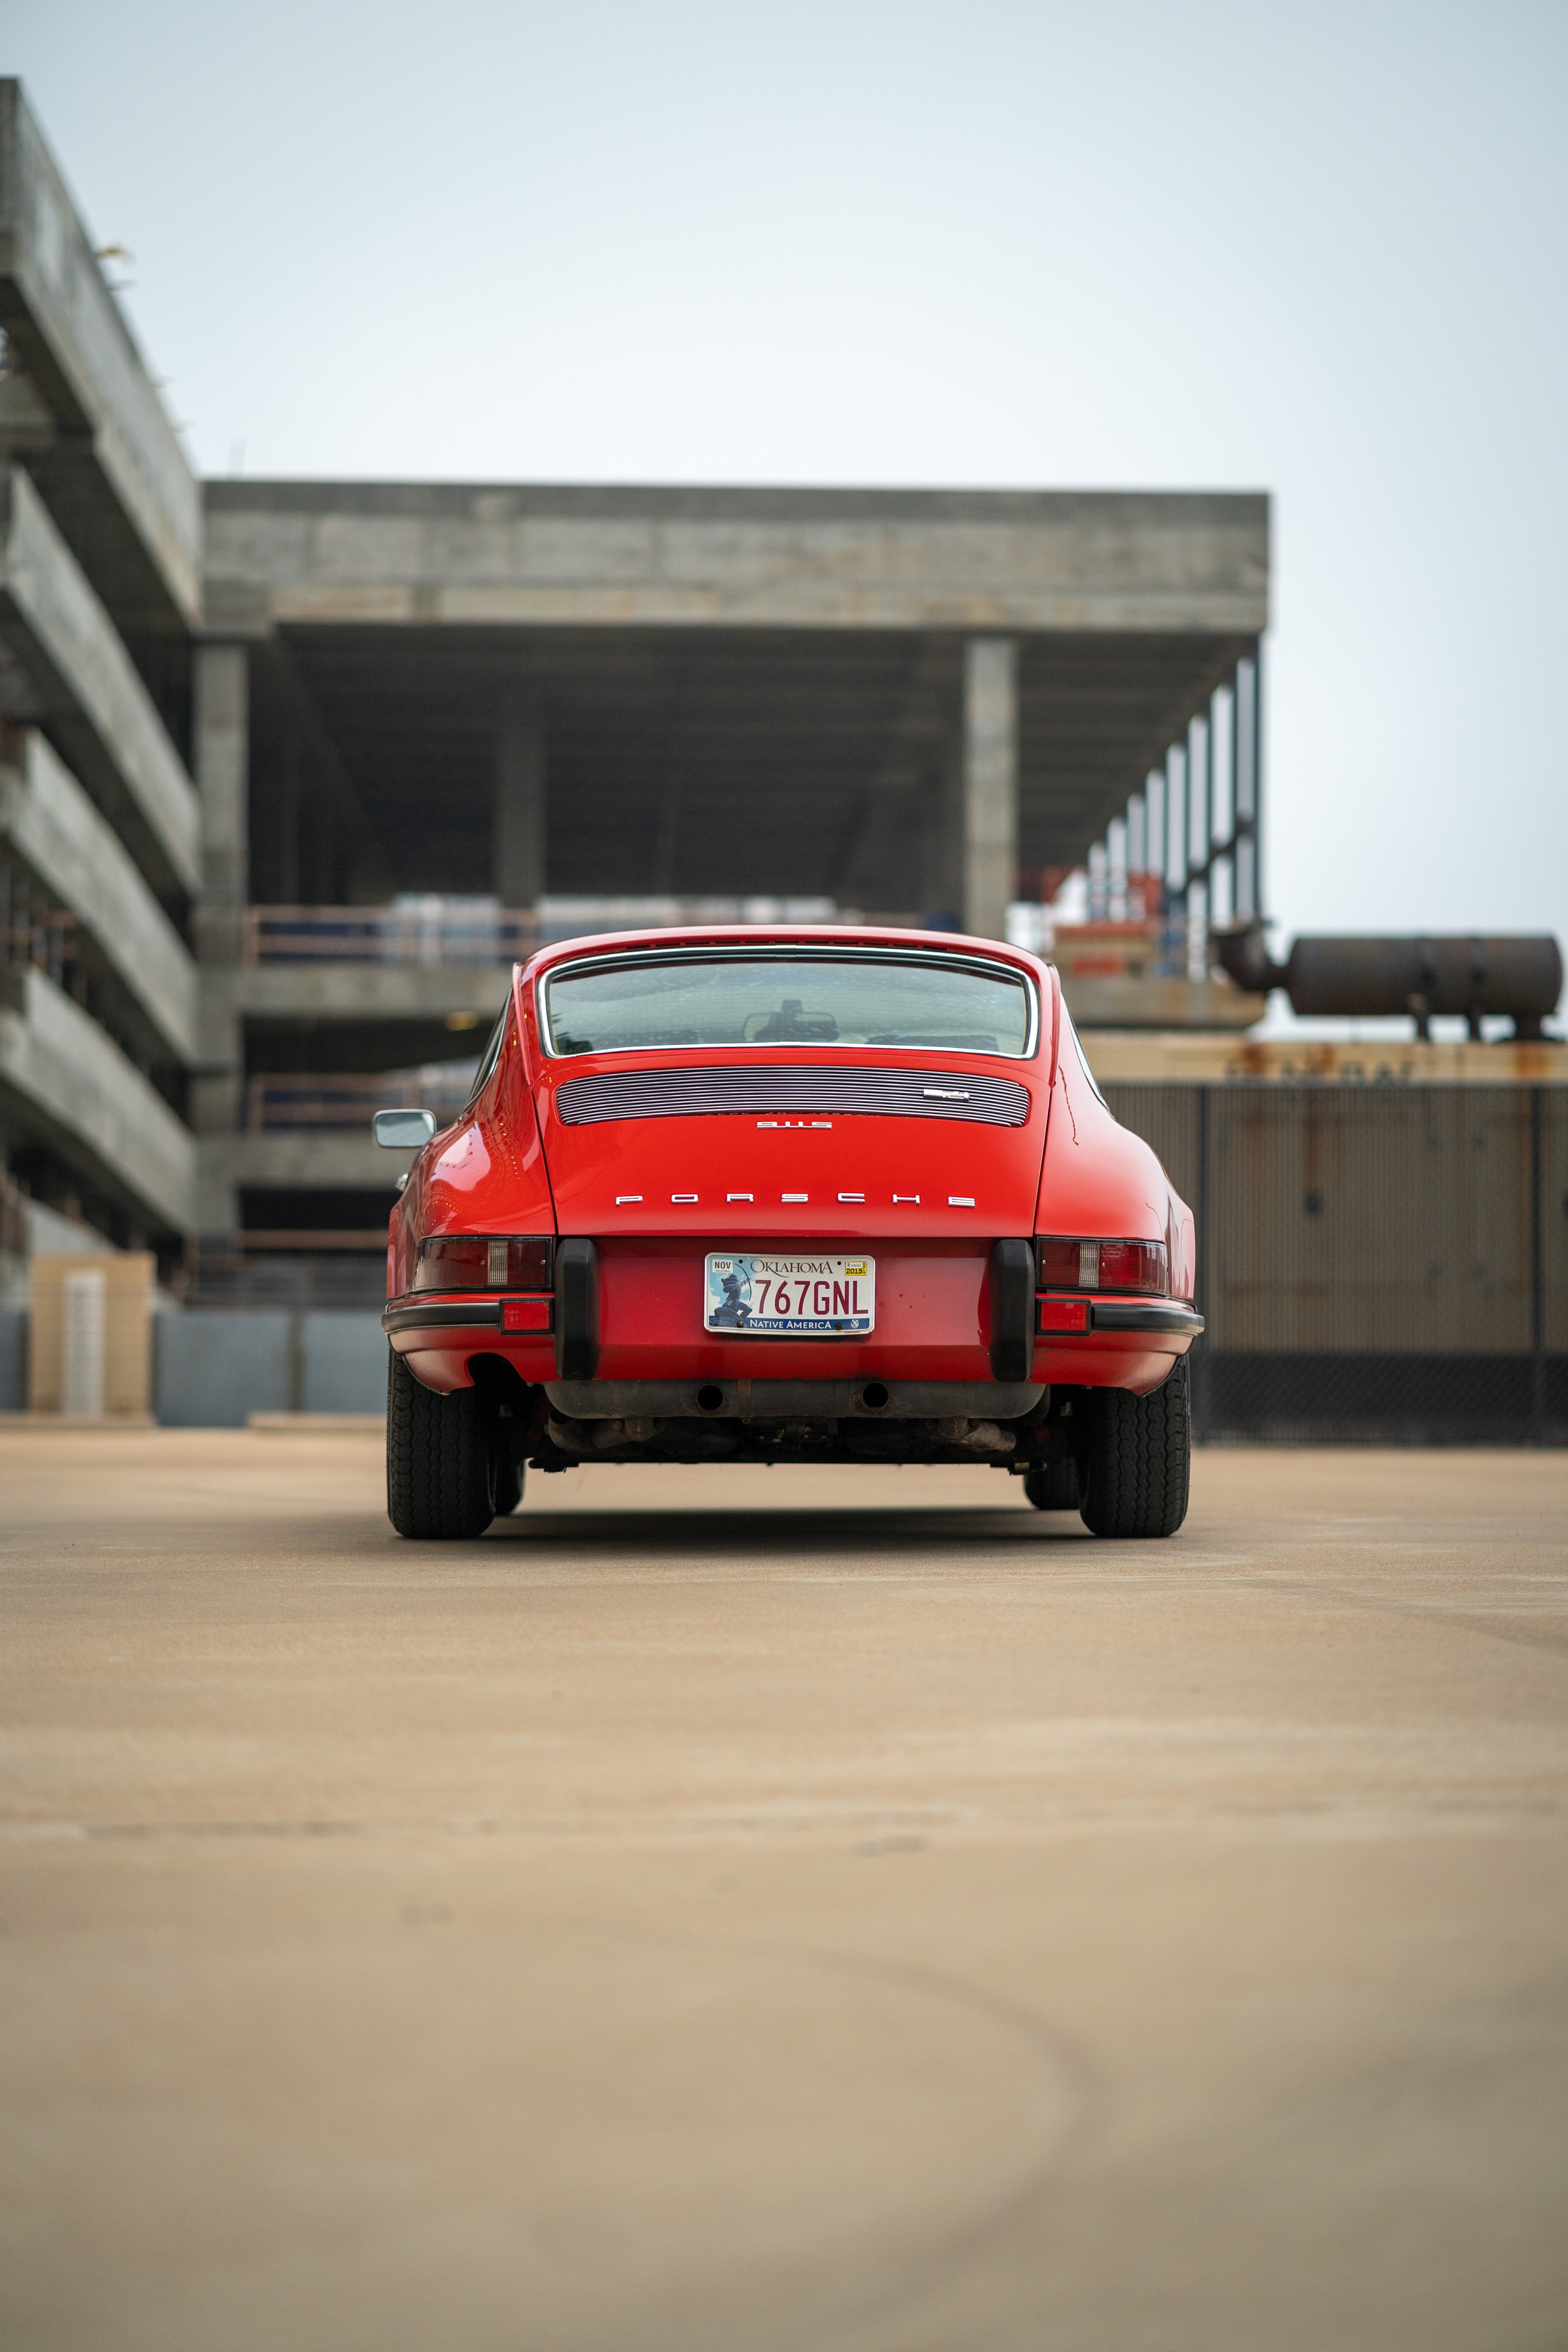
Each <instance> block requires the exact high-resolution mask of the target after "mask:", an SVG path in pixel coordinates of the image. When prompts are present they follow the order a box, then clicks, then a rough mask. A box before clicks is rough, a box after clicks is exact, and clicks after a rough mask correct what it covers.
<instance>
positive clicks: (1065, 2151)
mask: <svg viewBox="0 0 1568 2352" xmlns="http://www.w3.org/2000/svg"><path fill="white" fill-rule="evenodd" d="M0 1483H3V1485H4V1490H5V1495H6V1498H7V1504H8V1508H7V1511H6V1513H5V1535H4V1538H3V1549H0V1559H3V1565H4V1575H5V1618H6V1623H7V1628H8V1639H7V1642H6V1644H5V1660H4V1677H5V1721H6V1727H7V1728H6V1732H5V1741H6V1751H5V1752H6V1760H7V1770H6V1773H5V1787H6V1791H7V1801H6V1811H5V1822H4V1834H3V1841H0V1852H3V1853H4V1857H5V1860H4V1882H5V1883H4V1896H3V1910H0V1920H3V1925H4V1934H3V1936H0V1979H3V1983H4V1997H3V1999H0V2040H3V2043H4V2083H5V2087H4V2092H3V2095H0V2107H3V2111H4V2113H5V2117H6V2128H5V2146H6V2165H7V2172H6V2178H5V2188H4V2193H3V2194H0V2229H3V2231H4V2232H5V2253H4V2258H3V2259H0V2313H3V2322H0V2324H3V2329H4V2335H5V2341H6V2343H7V2344H8V2345H11V2346H15V2347H27V2352H32V2347H63V2346H70V2347H99V2346H102V2347H109V2346H110V2345H113V2346H114V2347H157V2352H187V2347H188V2352H209V2347H212V2346H213V2345H214V2344H222V2345H224V2346H225V2347H231V2348H232V2352H250V2347H256V2352H262V2347H266V2352H273V2347H277V2346H278V2345H283V2344H287V2345H288V2346H290V2347H300V2348H301V2352H308V2347H322V2352H326V2347H331V2348H332V2352H340V2347H360V2346H365V2347H370V2346H374V2347H377V2352H403V2347H407V2352H416V2347H417V2352H425V2347H429V2346H431V2345H434V2344H441V2345H443V2346H447V2347H454V2352H477V2347H486V2352H489V2347H503V2346H504V2347H515V2346H518V2345H527V2346H528V2347H549V2352H554V2347H572V2352H576V2348H577V2347H595V2352H600V2348H601V2347H602V2352H611V2347H614V2352H622V2347H631V2346H636V2347H639V2352H644V2348H645V2347H653V2352H657V2347H670V2352H675V2347H680V2352H692V2347H715V2352H717V2347H724V2352H733V2347H748V2352H750V2347H760V2352H773V2347H779V2352H782V2347H798V2346H810V2347H813V2352H819V2347H821V2352H827V2347H843V2352H851V2347H853V2352H894V2347H896V2352H911V2347H924V2348H925V2352H950V2347H953V2346H956V2345H959V2344H963V2345H974V2346H977V2347H987V2352H1001V2348H1002V2347H1020V2352H1021V2347H1030V2352H1037V2347H1040V2346H1041V2345H1044V2344H1050V2345H1051V2347H1059V2348H1060V2352H1079V2347H1082V2352H1091V2347H1092V2352H1110V2347H1115V2352H1140V2348H1141V2347H1150V2352H1152V2348H1153V2347H1162V2352H1173V2347H1174V2348H1175V2352H1185V2347H1192V2352H1256V2347H1260V2346H1263V2345H1267V2346H1269V2347H1270V2352H1322V2347H1325V2346H1327V2345H1331V2344H1332V2345H1333V2346H1334V2347H1342V2352H1402V2347H1412V2352H1414V2347H1421V2352H1445V2348H1446V2347H1452V2352H1461V2347H1462V2352H1474V2347H1477V2346H1480V2345H1485V2346H1486V2347H1489V2352H1502V2348H1503V2347H1518V2352H1526V2347H1531V2352H1534V2347H1546V2346H1548V2345H1552V2344H1556V2343H1559V2342H1561V2341H1562V2340H1563V2335H1564V2332H1565V2331H1568V2253H1565V2243H1568V2242H1565V2239H1564V2233H1563V2228H1562V2215H1563V2199H1564V2191H1565V2189H1568V2161H1565V2158H1564V2149H1565V2148H1568V2000H1565V1998H1564V1988H1565V1986H1568V1906H1565V1905H1564V1903H1563V1891H1562V1890H1563V1884H1564V1875H1565V1874H1564V1864H1565V1862H1568V1837H1565V1832H1564V1818H1565V1806H1568V1733H1565V1731H1564V1720H1565V1717H1564V1696H1565V1691H1568V1559H1565V1557H1564V1549H1563V1523H1564V1504H1565V1501H1568V1493H1565V1489H1564V1481H1563V1469H1562V1465H1561V1462H1560V1459H1558V1458H1556V1457H1554V1456H1552V1454H1504V1453H1490V1454H1488V1453H1464V1452H1458V1451H1455V1452H1450V1453H1445V1454H1378V1453H1375V1452H1373V1451H1370V1450H1368V1451H1365V1452H1349V1453H1345V1452H1340V1453H1336V1454H1319V1453H1312V1452H1309V1451H1301V1450H1298V1451H1294V1452H1291V1453H1290V1454H1270V1453H1267V1452H1263V1451H1260V1450H1249V1451H1246V1452H1241V1451H1227V1450H1211V1451H1209V1452H1207V1453H1206V1454H1203V1455H1201V1456H1200V1457H1199V1461H1198V1466H1197V1479H1196V1496H1195V1503H1194V1508H1193V1513H1192V1517H1191V1518H1190V1519H1189V1521H1188V1523H1187V1526H1186V1528H1185V1529H1184V1531H1183V1533H1182V1534H1181V1535H1180V1536H1179V1537H1178V1538H1176V1539H1175V1540H1174V1541H1173V1542H1171V1543H1169V1544H1166V1545H1147V1546H1132V1545H1128V1546H1118V1545H1113V1544H1104V1543H1099V1542H1095V1541H1093V1540H1092V1539H1091V1538H1088V1537H1086V1536H1085V1535H1084V1533H1083V1531H1082V1528H1080V1527H1079V1525H1078V1523H1077V1521H1076V1520H1072V1519H1061V1518H1057V1517H1051V1518H1049V1519H1042V1518H1040V1517H1038V1516H1037V1515H1036V1514H1034V1513H1033V1512H1031V1511H1030V1510H1029V1509H1028V1507H1025V1506H1022V1505H1020V1503H1019V1498H1018V1496H1017V1492H1016V1488H1015V1486H1013V1485H1012V1483H1011V1482H1009V1481H1008V1480H1007V1479H1005V1478H1004V1477H1002V1476H1001V1475H997V1474H993V1473H989V1472H986V1473H970V1472H962V1471H959V1472H946V1471H931V1472H922V1471H908V1470H904V1471H898V1472H895V1473H875V1472H870V1471H862V1470H854V1471H846V1472H841V1473H834V1472H825V1473H824V1472H821V1471H818V1472H811V1471H807V1470H789V1469H778V1470H774V1471H771V1472H768V1471H763V1472H756V1473H750V1472H745V1471H736V1470H725V1469H719V1470H707V1471H703V1472H700V1473H687V1472H685V1471H680V1470H665V1471H653V1470H648V1471H642V1472H639V1471H636V1470H633V1469H602V1470H600V1471H598V1472H597V1473H595V1472H581V1473H570V1474H567V1475H563V1476H561V1477H559V1478H557V1479H555V1480H544V1479H540V1480H538V1482H537V1485H536V1487H535V1488H533V1489H530V1492H529V1494H528V1497H527V1498H526V1501H525V1504H524V1507H523V1508H522V1510H521V1511H520V1513H519V1514H518V1515H517V1517H515V1518H513V1519H511V1520H509V1521H507V1522H504V1523H502V1524H499V1525H497V1527H496V1528H494V1529H493V1530H492V1531H491V1533H490V1535H489V1536H488V1537H487V1538H486V1539H484V1540H483V1541H482V1542H480V1543H478V1544H476V1545H473V1546H469V1547H420V1546H414V1545H411V1544H401V1543H399V1542H398V1541H396V1540H395V1539H394V1538H392V1535H391V1534H390V1532H389V1530H388V1528H387V1527H386V1524H385V1521H384V1519H383V1517H382V1507H381V1493H380V1487H381V1445H380V1433H379V1431H377V1430H375V1429H374V1428H373V1427H371V1428H367V1429H364V1430H361V1431H356V1430H352V1429H350V1430H339V1431H331V1430H324V1431H318V1432H315V1433H300V1432H299V1431H298V1429H297V1428H293V1427H291V1426H290V1425H289V1424H288V1423H287V1422H280V1423H279V1424H278V1425H277V1427H276V1428H274V1429H268V1430H253V1431H246V1432H217V1431H173V1430H150V1431H143V1432H114V1433H110V1432H91V1431H80V1430H77V1431H70V1430H64V1429H59V1430H51V1429H47V1428H38V1427H33V1428H29V1429H27V1430H26V1432H23V1431H21V1430H19V1429H17V1428H16V1427H15V1426H13V1427H12V1428H10V1429H8V1430H5V1431H3V1432H0Z"/></svg>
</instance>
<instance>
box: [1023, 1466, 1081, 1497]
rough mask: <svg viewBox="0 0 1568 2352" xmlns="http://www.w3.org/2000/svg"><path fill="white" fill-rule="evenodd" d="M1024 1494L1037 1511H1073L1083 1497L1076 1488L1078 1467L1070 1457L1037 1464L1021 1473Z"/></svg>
mask: <svg viewBox="0 0 1568 2352" xmlns="http://www.w3.org/2000/svg"><path fill="white" fill-rule="evenodd" d="M1023 1490H1024V1493H1025V1494H1026V1495H1027V1496H1029V1498H1030V1502H1031V1503H1032V1504H1033V1505H1034V1507H1035V1509H1036V1510H1037V1511H1075V1510H1077V1508H1078V1507H1079V1505H1080V1503H1081V1502H1082V1499H1083V1497H1082V1495H1081V1494H1080V1492H1079V1489H1078V1464H1077V1461H1076V1460H1075V1458H1074V1457H1073V1455H1072V1454H1062V1455H1061V1457H1060V1458H1059V1459H1058V1460H1057V1461H1055V1462H1037V1463H1036V1464H1035V1465H1034V1468H1033V1469H1032V1470H1028V1471H1026V1472H1025V1473H1024V1482H1023Z"/></svg>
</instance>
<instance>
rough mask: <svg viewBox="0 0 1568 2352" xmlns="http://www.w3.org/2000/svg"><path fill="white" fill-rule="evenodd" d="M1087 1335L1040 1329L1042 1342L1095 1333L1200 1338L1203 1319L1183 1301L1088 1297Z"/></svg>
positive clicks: (1084, 1331) (1086, 1302) (1085, 1305)
mask: <svg viewBox="0 0 1568 2352" xmlns="http://www.w3.org/2000/svg"><path fill="white" fill-rule="evenodd" d="M1083 1304H1084V1307H1085V1309H1086V1310H1087V1311H1086V1313H1085V1316H1084V1322H1083V1333H1079V1332H1077V1331H1056V1330H1052V1331H1047V1330H1046V1329H1045V1328H1043V1326H1042V1327H1041V1329H1040V1338H1041V1339H1053V1340H1054V1339H1079V1338H1081V1337H1082V1336H1084V1335H1085V1334H1087V1333H1088V1332H1091V1331H1134V1332H1135V1331H1147V1332H1151V1333H1154V1332H1157V1333H1158V1334H1160V1336H1161V1337H1162V1338H1164V1339H1197V1336H1198V1334H1199V1333H1200V1332H1201V1331H1202V1329H1203V1318H1202V1316H1201V1315H1199V1314H1198V1313H1197V1311H1196V1310H1195V1309H1194V1308H1193V1307H1189V1306H1187V1304H1186V1301H1185V1299H1180V1298H1086V1299H1085V1300H1084V1302H1083Z"/></svg>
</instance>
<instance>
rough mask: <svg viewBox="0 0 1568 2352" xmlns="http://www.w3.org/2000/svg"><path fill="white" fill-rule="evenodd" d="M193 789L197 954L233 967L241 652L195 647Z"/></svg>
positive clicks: (246, 709) (241, 762)
mask: <svg viewBox="0 0 1568 2352" xmlns="http://www.w3.org/2000/svg"><path fill="white" fill-rule="evenodd" d="M194 718H195V769H196V790H197V793H198V794H199V795H200V799H201V809H202V895H201V903H200V906H199V908H198V910H197V918H196V937H197V949H198V953H199V954H200V956H201V960H202V961H203V962H204V963H237V962H238V961H239V960H240V937H241V931H242V928H243V918H244V914H245V908H246V898H247V896H248V893H249V887H250V672H249V657H248V656H247V654H246V648H245V647H244V646H197V648H196V662H195V714H194Z"/></svg>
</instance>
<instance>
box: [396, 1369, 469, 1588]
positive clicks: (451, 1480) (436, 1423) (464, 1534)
mask: <svg viewBox="0 0 1568 2352" xmlns="http://www.w3.org/2000/svg"><path fill="white" fill-rule="evenodd" d="M387 1352H388V1356H389V1358H390V1361H389V1362H388V1365H387V1517H388V1518H389V1519H390V1520H391V1521H392V1525H393V1527H394V1528H396V1529H397V1531H398V1533H399V1535H400V1536H412V1537H414V1538H427V1539H434V1540H436V1541H444V1542H447V1543H452V1542H461V1541H464V1540H465V1539H466V1538H469V1537H472V1536H482V1535H483V1534H484V1532H485V1530H486V1528H487V1527H488V1526H489V1524H490V1522H491V1520H492V1519H493V1518H494V1517H495V1516H496V1426H495V1417H494V1414H493V1412H492V1410H491V1408H490V1406H489V1404H488V1402H487V1401H486V1398H485V1396H484V1394H483V1392H482V1391H480V1390H478V1389H458V1390H456V1391H454V1393H453V1394H452V1395H451V1396H437V1395H436V1394H435V1391H434V1390H433V1389H427V1388H426V1387H425V1386H424V1384H423V1381H416V1380H415V1379H414V1377H413V1373H412V1372H411V1371H410V1370H409V1369H408V1366H407V1365H406V1364H405V1363H404V1361H403V1360H402V1357H401V1356H400V1355H399V1354H398V1352H397V1350H396V1349H395V1348H392V1349H388V1351H387Z"/></svg>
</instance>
